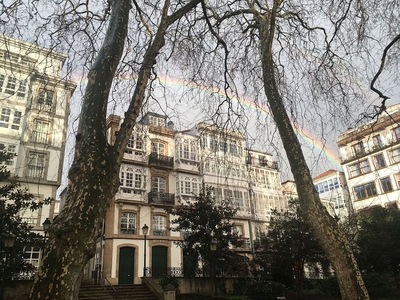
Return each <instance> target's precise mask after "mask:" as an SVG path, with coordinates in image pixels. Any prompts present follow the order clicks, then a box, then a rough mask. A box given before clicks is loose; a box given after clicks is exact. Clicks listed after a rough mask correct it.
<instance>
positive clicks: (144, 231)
mask: <svg viewBox="0 0 400 300" xmlns="http://www.w3.org/2000/svg"><path fill="white" fill-rule="evenodd" d="M142 232H143V235H144V260H143V277H146V237H147V233H148V232H149V226H147V225H146V224H144V226H143V227H142Z"/></svg>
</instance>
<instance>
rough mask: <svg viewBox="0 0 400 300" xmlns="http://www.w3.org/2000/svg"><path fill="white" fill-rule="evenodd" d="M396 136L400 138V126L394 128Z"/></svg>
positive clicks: (397, 138)
mask: <svg viewBox="0 0 400 300" xmlns="http://www.w3.org/2000/svg"><path fill="white" fill-rule="evenodd" d="M393 133H394V138H395V139H396V140H400V126H398V127H396V128H394V129H393Z"/></svg>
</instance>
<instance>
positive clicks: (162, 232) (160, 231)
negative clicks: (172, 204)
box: [153, 229, 167, 236]
mask: <svg viewBox="0 0 400 300" xmlns="http://www.w3.org/2000/svg"><path fill="white" fill-rule="evenodd" d="M153 235H155V236H166V235H167V229H153Z"/></svg>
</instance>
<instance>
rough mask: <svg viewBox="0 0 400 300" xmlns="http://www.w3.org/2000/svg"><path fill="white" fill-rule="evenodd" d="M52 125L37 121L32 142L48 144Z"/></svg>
mask: <svg viewBox="0 0 400 300" xmlns="http://www.w3.org/2000/svg"><path fill="white" fill-rule="evenodd" d="M49 128H50V123H49V122H46V121H42V120H35V123H34V127H33V132H32V138H31V141H32V142H34V143H40V144H47V142H48V138H49Z"/></svg>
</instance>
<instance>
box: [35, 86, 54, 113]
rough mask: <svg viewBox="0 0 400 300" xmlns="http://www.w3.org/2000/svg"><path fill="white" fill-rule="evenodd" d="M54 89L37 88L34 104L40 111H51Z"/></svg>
mask: <svg viewBox="0 0 400 300" xmlns="http://www.w3.org/2000/svg"><path fill="white" fill-rule="evenodd" d="M55 94H56V93H55V90H53V89H48V88H39V90H38V93H37V96H36V99H35V104H36V108H37V109H39V110H40V111H45V112H51V111H52V110H53V106H54V103H55V100H54V96H55Z"/></svg>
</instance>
